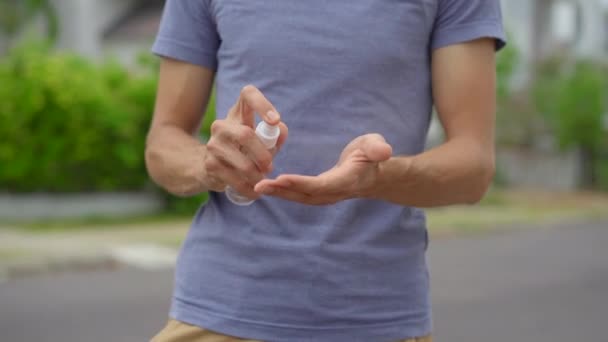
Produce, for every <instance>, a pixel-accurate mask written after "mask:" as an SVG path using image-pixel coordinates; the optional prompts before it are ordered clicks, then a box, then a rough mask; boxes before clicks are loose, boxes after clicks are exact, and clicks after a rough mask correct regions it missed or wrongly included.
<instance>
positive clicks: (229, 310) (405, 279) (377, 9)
mask: <svg viewBox="0 0 608 342" xmlns="http://www.w3.org/2000/svg"><path fill="white" fill-rule="evenodd" d="M481 37H492V38H496V39H497V47H501V46H502V45H503V44H504V33H503V28H502V24H501V11H500V4H499V0H375V1H370V0H338V1H325V0H313V1H300V0H280V1H279V0H266V1H252V0H223V1H220V0H168V1H167V4H166V8H165V13H164V16H163V20H162V24H161V28H160V32H159V34H158V38H157V40H156V43H155V44H154V47H153V51H154V52H155V53H156V54H158V55H161V56H166V57H171V58H175V59H178V60H183V61H186V62H189V63H193V64H197V65H201V66H204V67H207V68H211V69H214V70H216V71H217V74H216V90H217V108H216V109H217V115H218V117H219V118H223V117H225V115H226V113H227V112H228V109H229V108H230V107H231V106H232V105H233V104H234V103H235V101H236V99H237V98H238V95H239V91H240V90H241V88H242V87H243V86H245V85H246V84H254V85H255V86H257V87H258V88H260V89H261V91H262V92H263V93H264V94H265V95H266V96H267V97H268V99H269V100H270V101H271V102H272V103H273V104H274V105H275V106H276V108H277V109H278V110H279V112H280V113H281V115H282V118H283V120H284V122H285V123H286V124H287V125H288V126H289V130H290V131H289V133H290V134H289V139H288V141H287V142H286V144H285V146H284V148H283V149H282V151H281V153H280V154H279V155H278V156H277V157H276V158H275V161H274V167H275V171H274V172H273V174H272V175H270V176H271V177H275V176H276V175H278V174H282V173H298V174H306V175H315V174H318V173H321V172H323V171H326V170H327V169H329V168H331V167H332V166H333V165H334V164H335V162H336V161H337V159H338V157H339V155H340V152H341V151H342V149H343V148H344V147H345V146H346V144H348V143H349V142H350V141H351V140H353V139H354V138H356V137H357V136H360V135H363V134H367V133H380V134H382V135H383V136H384V137H385V138H386V140H387V141H388V142H389V143H390V144H391V145H392V146H393V149H394V153H395V155H414V154H417V153H420V152H421V151H423V148H424V144H425V137H426V135H427V130H428V127H429V120H430V116H431V111H432V106H433V99H432V96H431V71H430V61H431V53H432V51H433V50H434V49H438V48H441V47H445V46H448V45H451V44H457V43H461V42H465V41H470V40H473V39H476V38H481ZM427 245H428V237H427V231H426V224H425V215H424V213H423V211H422V210H419V209H416V208H408V207H403V206H398V205H394V204H390V203H387V202H383V201H377V200H364V199H354V200H348V201H344V202H341V203H338V204H335V205H330V206H322V207H315V206H306V205H301V204H296V203H293V202H288V201H283V200H280V199H275V198H270V197H264V198H262V199H260V200H258V201H256V202H255V203H254V204H253V205H251V206H249V207H238V206H235V205H233V204H231V202H229V201H228V200H227V199H226V197H225V195H224V194H221V193H212V194H211V196H210V200H209V202H208V203H207V204H206V205H205V206H203V207H202V208H201V209H200V210H199V212H198V213H197V215H196V217H195V219H194V221H193V223H192V227H191V229H190V231H189V234H188V236H187V238H186V240H185V242H184V244H183V246H182V250H181V253H180V257H179V260H178V264H177V269H176V282H175V292H174V296H173V304H172V309H171V313H170V314H171V317H173V318H175V319H177V320H180V321H183V322H186V323H190V324H193V325H197V326H201V327H204V328H207V329H209V330H214V331H218V332H221V333H224V334H228V335H233V336H239V337H245V338H250V339H258V340H263V341H268V342H285V341H287V342H304V341H310V342H353V341H364V342H391V341H396V340H399V339H405V338H411V337H419V336H424V335H428V334H429V333H430V332H431V312H430V299H429V275H428V270H427V265H426V261H425V251H426V249H427Z"/></svg>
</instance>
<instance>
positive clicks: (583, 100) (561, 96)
mask: <svg viewBox="0 0 608 342" xmlns="http://www.w3.org/2000/svg"><path fill="white" fill-rule="evenodd" d="M607 75H608V72H607V69H606V68H605V66H603V65H601V64H598V63H597V62H595V61H591V60H577V61H573V62H571V63H567V61H562V60H559V59H552V60H548V61H546V62H545V63H544V64H542V65H541V67H540V73H539V76H538V78H537V81H536V84H535V88H534V95H535V103H536V107H537V110H538V111H539V112H540V113H542V114H544V115H545V117H546V118H547V121H548V123H549V124H550V126H551V128H552V130H553V132H554V134H555V136H556V138H557V141H558V142H559V145H560V147H562V148H564V149H567V148H576V149H578V150H579V151H580V153H581V157H582V164H581V166H582V179H581V180H580V183H581V186H582V187H585V188H598V187H599V185H600V184H599V181H600V180H599V174H598V171H599V169H600V165H599V163H600V162H601V160H600V157H601V155H602V154H603V153H605V151H606V150H607V149H608V146H606V140H605V139H606V131H605V130H604V125H603V118H604V115H605V114H606V113H607V112H608V102H607V101H606V98H607V95H606V91H607V90H608V83H607V81H606V76H607Z"/></svg>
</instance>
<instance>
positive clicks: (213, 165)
mask: <svg viewBox="0 0 608 342" xmlns="http://www.w3.org/2000/svg"><path fill="white" fill-rule="evenodd" d="M205 168H206V169H207V171H211V172H216V171H219V169H220V168H221V164H220V162H219V160H217V159H216V158H207V160H206V162H205Z"/></svg>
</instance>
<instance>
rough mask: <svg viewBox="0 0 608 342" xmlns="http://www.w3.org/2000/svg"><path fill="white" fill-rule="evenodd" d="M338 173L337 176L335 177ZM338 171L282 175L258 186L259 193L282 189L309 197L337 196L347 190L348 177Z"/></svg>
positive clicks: (256, 188)
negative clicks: (342, 175) (309, 174)
mask: <svg viewBox="0 0 608 342" xmlns="http://www.w3.org/2000/svg"><path fill="white" fill-rule="evenodd" d="M334 173H336V174H335V175H333V174H334ZM337 173H338V172H337V171H330V172H326V173H324V174H322V175H319V176H302V175H281V176H279V177H278V178H277V179H275V180H269V179H265V180H262V181H261V182H259V183H258V184H256V186H255V188H254V190H255V191H256V192H257V193H266V190H267V189H268V188H276V187H279V188H282V189H285V190H289V191H292V192H296V193H301V194H305V195H308V196H324V195H332V196H333V195H337V194H339V193H340V192H342V191H343V190H344V189H345V186H346V184H347V182H348V181H347V180H346V179H347V177H341V176H340V175H339V174H337Z"/></svg>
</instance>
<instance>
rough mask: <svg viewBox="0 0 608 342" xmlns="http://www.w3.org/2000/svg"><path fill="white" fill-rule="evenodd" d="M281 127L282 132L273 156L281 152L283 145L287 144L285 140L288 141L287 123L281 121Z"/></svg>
mask: <svg viewBox="0 0 608 342" xmlns="http://www.w3.org/2000/svg"><path fill="white" fill-rule="evenodd" d="M279 129H280V130H281V134H280V135H279V139H278V140H277V144H276V146H275V147H274V148H273V149H272V155H273V156H274V155H276V154H277V153H279V151H280V150H281V147H283V144H285V141H287V137H288V136H289V128H288V127H287V125H286V124H284V123H283V122H281V123H280V124H279Z"/></svg>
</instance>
